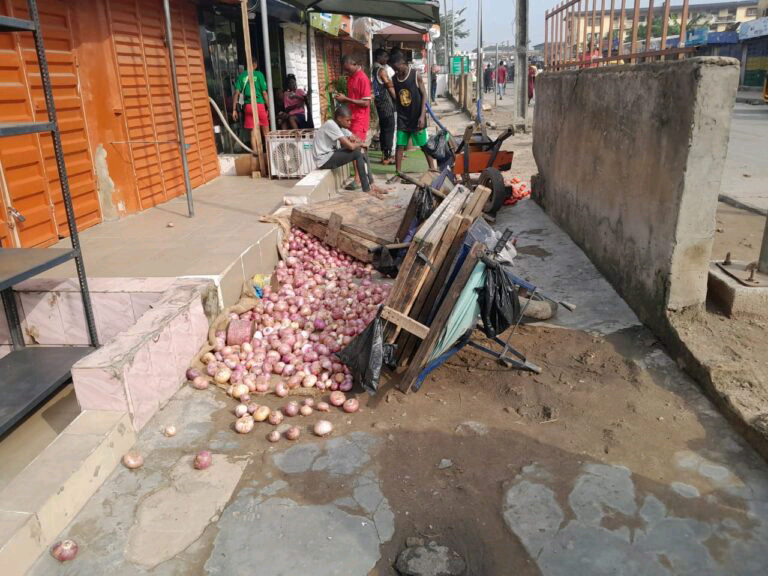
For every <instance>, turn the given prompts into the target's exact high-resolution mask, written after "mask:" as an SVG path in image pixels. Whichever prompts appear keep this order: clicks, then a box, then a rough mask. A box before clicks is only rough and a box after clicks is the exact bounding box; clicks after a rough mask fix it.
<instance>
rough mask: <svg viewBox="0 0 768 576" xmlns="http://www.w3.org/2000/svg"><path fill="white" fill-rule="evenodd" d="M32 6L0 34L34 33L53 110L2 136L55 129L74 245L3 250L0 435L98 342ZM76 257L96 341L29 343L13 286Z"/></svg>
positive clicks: (5, 19)
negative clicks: (5, 331)
mask: <svg viewBox="0 0 768 576" xmlns="http://www.w3.org/2000/svg"><path fill="white" fill-rule="evenodd" d="M27 6H28V8H29V16H30V19H29V20H22V19H20V18H12V17H9V16H0V33H3V32H6V33H7V32H32V34H33V35H34V38H35V51H36V53H37V62H38V66H39V68H40V78H41V80H42V85H43V93H44V94H45V105H46V109H47V111H48V122H19V123H10V124H8V123H6V124H0V137H2V136H19V135H22V134H35V133H43V132H50V134H51V138H52V139H53V152H54V155H55V157H56V168H57V169H58V173H59V182H60V183H61V195H62V197H63V200H64V210H65V212H66V214H67V227H68V229H69V237H70V240H71V242H72V248H69V249H68V248H63V249H62V248H1V249H0V297H1V298H2V302H3V308H4V310H5V316H6V319H7V321H8V328H9V331H10V337H11V342H12V344H13V350H12V351H11V352H10V353H9V354H8V355H7V356H5V357H4V358H2V359H0V435H2V434H4V433H6V432H7V431H8V430H10V429H11V428H12V427H13V426H15V425H16V424H17V423H18V422H19V421H21V419H22V418H24V416H26V415H27V414H28V413H29V412H31V411H32V410H34V409H35V408H37V407H38V406H39V405H40V404H41V403H42V402H44V401H45V400H46V398H48V397H49V396H50V394H51V393H52V392H54V391H55V390H56V389H57V388H58V387H59V386H61V384H63V383H64V382H65V381H66V380H67V379H68V378H69V377H70V372H71V370H72V366H73V365H74V364H75V362H77V361H78V360H79V359H80V358H82V357H83V356H85V355H87V354H88V353H89V352H90V351H91V350H93V349H94V348H96V347H98V345H99V341H98V336H97V334H96V322H95V320H94V317H93V307H92V306H91V297H90V292H89V291H88V280H87V277H86V275H85V266H84V264H83V255H82V252H81V250H80V238H79V237H78V234H77V224H76V221H75V212H74V209H73V207H72V195H71V193H70V190H69V180H68V178H67V168H66V166H65V164H64V152H63V150H62V146H61V135H60V134H59V125H58V122H57V120H56V108H55V105H54V101H53V89H52V87H51V77H50V74H49V72H48V61H47V59H46V55H45V48H44V46H43V34H42V31H41V30H40V15H39V14H38V11H37V2H36V0H27ZM8 208H9V209H11V208H12V207H11V206H8ZM20 220H22V221H23V217H20ZM71 259H74V260H75V268H76V269H77V278H78V281H79V283H80V293H81V295H82V300H83V310H84V313H85V321H86V324H87V328H88V337H89V340H90V343H91V345H90V346H66V347H46V346H29V347H27V346H26V344H25V342H24V333H23V331H22V326H21V319H20V318H19V311H18V307H17V299H16V296H15V295H14V292H13V286H14V285H15V284H18V283H19V282H22V281H24V280H27V279H28V278H31V277H33V276H36V275H37V274H40V273H41V272H44V271H45V270H48V269H50V268H53V267H55V266H58V265H59V264H63V263H64V262H67V261H68V260H71Z"/></svg>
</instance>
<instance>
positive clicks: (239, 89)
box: [232, 58, 269, 142]
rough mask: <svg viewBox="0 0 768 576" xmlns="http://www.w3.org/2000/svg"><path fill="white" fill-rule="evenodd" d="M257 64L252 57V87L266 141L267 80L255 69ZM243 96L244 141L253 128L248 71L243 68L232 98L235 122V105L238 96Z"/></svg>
mask: <svg viewBox="0 0 768 576" xmlns="http://www.w3.org/2000/svg"><path fill="white" fill-rule="evenodd" d="M258 66H259V62H258V60H256V58H254V59H253V87H254V88H255V90H256V111H257V113H258V118H259V126H260V127H261V133H262V135H263V136H264V141H265V142H266V138H267V131H268V130H269V118H268V117H267V102H268V101H269V100H268V99H267V81H266V80H265V79H264V74H262V73H261V71H260V70H257V68H258ZM241 95H242V97H243V102H242V104H243V116H244V118H243V128H245V130H247V131H248V138H247V139H246V142H250V140H251V138H250V131H251V130H253V127H254V122H253V107H252V105H251V83H250V82H249V81H248V71H247V70H244V71H243V72H242V73H241V74H240V75H239V76H238V77H237V81H236V82H235V96H234V98H233V99H232V100H233V102H234V103H233V105H232V118H233V119H234V120H235V122H237V119H238V111H237V107H238V104H241V102H240V96H241Z"/></svg>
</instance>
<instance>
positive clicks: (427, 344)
mask: <svg viewBox="0 0 768 576" xmlns="http://www.w3.org/2000/svg"><path fill="white" fill-rule="evenodd" d="M481 248H482V245H481V244H480V243H476V244H475V245H474V246H472V248H471V249H470V251H469V253H468V254H467V257H466V259H465V260H464V262H463V263H462V265H461V268H459V271H458V273H457V274H456V277H455V278H454V280H453V282H452V283H451V286H450V287H449V288H448V291H447V293H446V295H445V298H443V301H442V303H441V304H440V307H439V308H438V310H437V314H436V315H435V318H434V319H433V320H432V323H431V324H430V325H429V326H425V325H424V324H421V323H420V322H417V321H415V320H413V319H412V318H409V317H405V318H403V317H402V316H400V315H399V313H393V311H392V310H391V309H388V308H386V307H385V308H384V310H383V311H382V315H381V317H382V318H384V319H386V320H387V321H388V322H396V323H398V326H399V327H400V328H402V329H403V330H406V331H408V332H410V333H411V334H412V335H413V336H414V337H416V338H418V339H419V342H418V344H417V345H416V348H415V352H414V354H413V356H412V358H410V360H409V362H408V364H407V366H406V368H405V369H404V370H403V371H402V372H401V373H400V374H398V375H396V376H395V377H394V380H393V381H394V382H395V386H397V388H398V389H399V390H401V391H402V392H408V391H409V390H410V389H411V387H412V386H413V384H414V382H415V381H416V380H417V378H418V377H419V374H421V372H422V370H424V368H425V367H426V366H427V363H428V362H429V359H430V356H431V355H432V352H433V350H434V348H435V345H436V344H437V341H438V339H439V338H440V336H441V335H442V333H443V330H444V329H445V327H446V326H447V324H448V320H449V319H450V317H451V313H452V312H453V309H454V306H455V305H456V301H457V300H458V298H459V296H460V295H461V292H462V291H463V290H464V288H465V287H466V285H467V282H468V281H469V278H470V276H471V275H472V272H473V270H474V269H475V266H476V265H477V261H478V258H479V254H480V250H481Z"/></svg>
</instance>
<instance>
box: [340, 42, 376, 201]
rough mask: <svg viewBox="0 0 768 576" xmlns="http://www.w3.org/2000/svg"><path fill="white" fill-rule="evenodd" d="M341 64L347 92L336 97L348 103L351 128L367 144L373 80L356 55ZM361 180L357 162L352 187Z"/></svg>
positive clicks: (341, 101) (347, 57)
mask: <svg viewBox="0 0 768 576" xmlns="http://www.w3.org/2000/svg"><path fill="white" fill-rule="evenodd" d="M341 66H342V68H343V69H344V73H345V74H346V75H347V93H346V95H344V94H339V93H336V94H335V98H336V101H337V102H338V103H339V104H347V106H348V107H349V111H350V114H351V115H352V116H351V122H350V125H349V130H350V131H351V132H352V134H354V135H355V136H356V137H357V139H358V140H360V141H361V142H363V143H364V144H365V143H366V142H367V141H368V129H369V128H370V127H371V81H370V80H369V79H368V76H367V75H366V74H365V72H363V67H362V66H361V65H360V62H358V60H357V58H356V57H355V56H352V55H351V54H346V55H344V58H342V60H341ZM360 182H361V180H360V174H359V172H358V169H357V164H355V184H354V185H352V186H351V189H353V190H354V189H356V188H357V186H358V185H359V183H360Z"/></svg>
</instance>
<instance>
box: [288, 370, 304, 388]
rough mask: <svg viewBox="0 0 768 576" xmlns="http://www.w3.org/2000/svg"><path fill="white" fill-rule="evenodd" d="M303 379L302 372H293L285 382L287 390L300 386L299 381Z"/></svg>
mask: <svg viewBox="0 0 768 576" xmlns="http://www.w3.org/2000/svg"><path fill="white" fill-rule="evenodd" d="M302 380H304V375H302V374H294V375H293V376H291V377H290V378H288V382H287V384H286V386H287V388H288V390H294V389H296V388H298V387H299V386H301V381H302Z"/></svg>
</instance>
